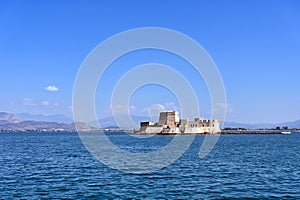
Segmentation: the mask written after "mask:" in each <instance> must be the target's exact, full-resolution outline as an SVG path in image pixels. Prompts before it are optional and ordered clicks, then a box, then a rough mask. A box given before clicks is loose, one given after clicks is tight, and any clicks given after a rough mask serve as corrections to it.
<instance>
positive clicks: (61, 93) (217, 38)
mask: <svg viewBox="0 0 300 200" xmlns="http://www.w3.org/2000/svg"><path fill="white" fill-rule="evenodd" d="M116 5H118V6H116ZM299 11H300V2H298V1H288V0H287V1H279V0H274V1H249V2H248V1H247V2H246V1H244V2H242V1H224V2H222V1H190V3H189V4H187V3H186V2H180V1H164V2H161V1H158V0H156V1H146V2H140V1H131V2H130V3H128V2H122V1H105V2H104V1H89V2H85V1H81V2H80V1H73V2H72V1H62V2H60V1H54V2H50V1H42V2H38V1H35V2H33V1H2V2H0V25H1V27H2V28H1V31H0V83H1V84H0V89H1V91H2V94H1V99H0V112H1V111H5V112H9V113H32V114H44V115H53V114H63V115H65V116H68V117H71V116H72V92H73V84H74V81H75V78H76V74H77V72H78V70H79V68H80V66H81V64H82V62H83V61H84V59H85V58H86V56H87V55H88V54H89V53H90V51H92V50H93V49H94V48H95V47H96V46H97V45H98V44H99V43H100V42H102V41H103V40H105V39H107V38H108V37H111V36H112V35H114V34H117V33H119V32H122V31H126V30H129V29H133V28H141V27H163V28H168V29H173V30H176V31H180V32H182V33H183V34H186V35H188V36H190V37H191V38H193V39H194V40H196V41H197V42H198V43H200V44H201V45H202V46H203V47H204V48H205V49H206V50H207V52H208V53H209V54H210V56H211V58H212V59H213V60H214V62H215V63H216V65H217V67H218V69H219V71H220V74H221V75H222V78H223V82H224V86H225V90H226V96H227V104H226V105H219V106H220V107H226V108H227V117H226V121H235V122H246V123H255V122H259V123H274V122H287V121H295V120H298V119H300V104H299V102H300V93H299V92H298V91H299V86H300V83H299V75H300V64H299V55H300V37H299V35H300V12H299ZM150 62H152V63H154V62H155V63H164V64H166V65H169V66H171V67H173V68H174V69H175V70H177V71H178V72H180V73H181V74H183V75H184V76H185V77H187V78H188V80H189V81H190V82H191V84H192V85H193V88H194V89H195V91H196V95H197V97H198V99H199V107H200V112H201V115H202V116H203V117H207V118H209V116H210V113H211V112H212V111H211V107H210V96H209V93H208V90H207V88H206V85H205V82H204V81H203V80H202V79H201V77H200V76H199V75H198V74H196V73H195V70H193V68H192V67H191V65H190V64H189V63H187V62H186V61H185V60H183V59H181V58H178V57H176V56H174V55H172V54H171V53H167V52H163V51H158V50H143V51H137V52H132V53H129V54H127V55H126V56H123V57H122V58H120V59H118V60H116V62H114V63H112V65H111V67H110V68H109V70H107V71H106V73H105V76H104V77H103V80H102V82H100V83H99V87H98V88H97V91H96V101H97V104H96V108H97V112H98V113H97V114H98V115H99V116H100V117H99V118H105V117H108V116H110V115H111V110H110V97H111V93H112V91H113V89H114V86H115V83H116V82H117V81H118V79H119V78H120V77H122V75H123V74H124V73H126V71H128V70H129V69H131V68H133V67H135V66H137V65H140V64H143V63H150ZM199 80H200V81H199ZM201 80H202V81H201ZM128 109H129V110H130V112H131V113H132V114H133V115H141V116H145V115H149V112H150V113H151V112H154V113H155V112H158V111H159V110H162V109H175V110H178V109H180V106H179V103H178V100H177V99H176V95H175V94H173V93H172V91H170V90H168V89H167V88H164V87H162V86H159V85H148V86H145V87H142V88H140V89H138V90H137V91H135V93H134V94H133V96H132V97H131V99H130V101H129V105H126V106H124V105H120V106H119V107H118V108H116V110H117V113H119V114H122V113H124V112H126V111H127V110H128ZM187 117H190V116H187Z"/></svg>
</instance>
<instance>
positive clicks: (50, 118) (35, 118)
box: [17, 113, 73, 123]
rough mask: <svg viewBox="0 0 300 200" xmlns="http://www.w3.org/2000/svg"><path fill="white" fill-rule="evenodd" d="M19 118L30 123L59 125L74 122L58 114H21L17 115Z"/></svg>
mask: <svg viewBox="0 0 300 200" xmlns="http://www.w3.org/2000/svg"><path fill="white" fill-rule="evenodd" d="M17 116H18V117H20V118H22V119H24V120H29V121H45V122H59V123H72V122H73V120H72V119H70V118H68V117H66V116H64V115H61V114H56V115H41V114H39V115H33V114H29V113H20V114H17Z"/></svg>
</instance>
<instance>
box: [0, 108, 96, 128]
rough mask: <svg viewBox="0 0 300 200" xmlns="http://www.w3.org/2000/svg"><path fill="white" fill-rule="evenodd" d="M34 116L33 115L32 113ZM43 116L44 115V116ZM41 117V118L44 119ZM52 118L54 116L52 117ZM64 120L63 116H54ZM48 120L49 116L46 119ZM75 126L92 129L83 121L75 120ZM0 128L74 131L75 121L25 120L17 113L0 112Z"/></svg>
mask: <svg viewBox="0 0 300 200" xmlns="http://www.w3.org/2000/svg"><path fill="white" fill-rule="evenodd" d="M21 116H27V117H28V116H29V117H30V115H27V114H26V115H21ZM32 116H34V115H32ZM44 117H45V116H44ZM44 117H42V119H45V118H44ZM53 119H54V118H53ZM57 119H62V120H66V119H65V118H59V117H58V118H56V120H57ZM48 120H50V118H49V119H48ZM54 120H55V119H54ZM76 125H77V128H79V129H94V128H93V127H91V126H89V125H87V124H85V123H83V122H76ZM0 130H2V131H8V130H14V131H25V130H44V131H52V130H66V131H74V130H76V127H75V123H74V122H72V123H62V122H55V121H52V122H50V121H42V120H36V121H35V120H27V119H26V118H21V117H20V116H19V115H16V114H11V113H6V112H0Z"/></svg>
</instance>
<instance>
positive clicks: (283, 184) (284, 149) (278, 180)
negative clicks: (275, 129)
mask: <svg viewBox="0 0 300 200" xmlns="http://www.w3.org/2000/svg"><path fill="white" fill-rule="evenodd" d="M105 134H106V135H107V136H108V138H109V139H110V140H111V141H113V142H114V143H115V144H116V145H118V146H120V147H121V148H124V149H131V150H132V151H133V152H135V151H136V152H139V151H143V149H144V150H145V149H148V151H149V149H157V148H161V147H162V146H164V145H166V144H168V142H170V141H171V140H172V137H173V136H153V137H152V138H151V142H149V143H147V142H146V141H147V140H146V139H143V142H139V141H138V139H139V138H136V137H132V136H131V135H129V134H127V133H122V132H114V133H112V132H110V133H105ZM203 139H204V136H196V137H195V139H194V141H193V143H192V144H191V146H190V147H189V149H188V150H187V151H186V152H185V153H184V154H183V155H182V156H181V157H180V158H179V159H178V160H176V161H175V162H174V163H173V164H171V165H169V166H167V167H164V168H162V169H160V170H157V171H154V172H152V173H146V174H132V173H126V172H123V171H119V170H116V169H111V168H110V167H108V166H106V165H104V164H102V163H101V162H99V161H98V160H97V159H95V158H94V157H93V156H92V155H91V154H90V153H89V151H87V150H86V148H85V146H84V145H83V144H82V142H81V140H80V138H79V136H78V134H77V133H0V164H1V165H0V199H300V151H299V147H300V133H297V132H292V134H290V135H221V136H220V138H219V140H218V142H217V144H216V145H215V147H214V148H213V149H212V151H211V152H210V153H209V154H208V155H207V156H206V157H204V158H199V156H198V152H199V148H200V146H201V144H202V142H203ZM148 145H151V148H148Z"/></svg>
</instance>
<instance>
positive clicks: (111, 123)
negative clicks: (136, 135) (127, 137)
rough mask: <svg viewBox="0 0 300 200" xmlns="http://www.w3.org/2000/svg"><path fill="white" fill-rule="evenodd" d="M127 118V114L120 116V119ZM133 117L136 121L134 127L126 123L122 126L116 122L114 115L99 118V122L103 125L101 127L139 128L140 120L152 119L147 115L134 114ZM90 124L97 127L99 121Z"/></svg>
mask: <svg viewBox="0 0 300 200" xmlns="http://www.w3.org/2000/svg"><path fill="white" fill-rule="evenodd" d="M125 118H127V115H126V116H125V115H124V116H119V119H120V120H122V119H125ZM131 119H132V121H133V122H134V123H135V126H134V127H132V126H131V125H126V126H125V127H120V125H118V124H117V123H116V121H115V119H114V117H113V116H110V117H106V118H103V119H100V120H98V123H99V125H100V126H101V128H138V127H139V126H140V122H142V121H150V118H149V117H147V116H137V115H132V116H131ZM89 124H90V125H92V126H96V127H97V122H91V123H89Z"/></svg>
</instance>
